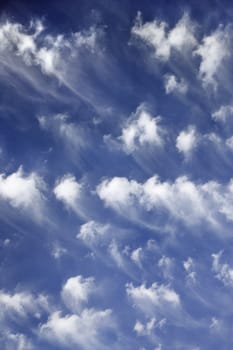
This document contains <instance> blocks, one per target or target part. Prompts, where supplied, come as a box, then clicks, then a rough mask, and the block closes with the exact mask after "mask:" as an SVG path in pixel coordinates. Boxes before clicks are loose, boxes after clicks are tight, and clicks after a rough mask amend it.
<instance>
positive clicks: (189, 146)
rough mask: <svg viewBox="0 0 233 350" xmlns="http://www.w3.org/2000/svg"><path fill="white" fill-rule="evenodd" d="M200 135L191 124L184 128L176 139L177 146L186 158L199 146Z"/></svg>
mask: <svg viewBox="0 0 233 350" xmlns="http://www.w3.org/2000/svg"><path fill="white" fill-rule="evenodd" d="M199 140H200V136H199V135H198V133H197V131H196V128H195V127H194V126H191V125H190V126H189V127H188V128H187V129H186V130H182V131H181V132H180V133H179V135H178V136H177V139H176V148H177V149H178V151H179V152H181V153H183V155H184V156H185V157H186V158H189V157H190V156H191V154H192V152H193V150H194V149H195V148H196V147H197V146H198V142H199Z"/></svg>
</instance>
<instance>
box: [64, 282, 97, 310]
mask: <svg viewBox="0 0 233 350" xmlns="http://www.w3.org/2000/svg"><path fill="white" fill-rule="evenodd" d="M96 290H97V287H96V285H95V283H94V278H93V277H88V278H84V277H83V276H76V277H71V278H69V279H68V280H67V281H66V283H65V284H64V286H63V288H62V291H61V296H62V300H63V301H64V303H65V305H66V306H67V307H68V309H70V311H71V312H73V313H75V312H77V313H79V312H80V311H81V310H82V308H83V305H85V304H86V303H87V302H88V299H89V297H90V295H91V294H93V293H95V292H96Z"/></svg>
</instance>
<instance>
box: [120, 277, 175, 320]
mask: <svg viewBox="0 0 233 350" xmlns="http://www.w3.org/2000/svg"><path fill="white" fill-rule="evenodd" d="M126 292H127V295H128V297H129V298H130V299H131V300H132V302H133V304H134V305H135V306H136V307H137V308H138V309H140V310H141V311H143V312H144V313H145V314H146V315H151V314H153V315H157V314H158V315H160V314H161V315H165V316H166V315H169V314H170V313H171V311H172V312H175V311H176V309H177V308H180V306H181V304H180V297H179V295H178V294H177V293H176V292H175V291H174V290H173V289H171V288H170V287H168V286H165V285H163V284H161V285H158V284H157V283H153V284H152V285H151V286H150V287H148V288H147V287H146V285H145V284H142V285H140V286H138V287H134V286H133V285H132V283H129V284H127V285H126Z"/></svg>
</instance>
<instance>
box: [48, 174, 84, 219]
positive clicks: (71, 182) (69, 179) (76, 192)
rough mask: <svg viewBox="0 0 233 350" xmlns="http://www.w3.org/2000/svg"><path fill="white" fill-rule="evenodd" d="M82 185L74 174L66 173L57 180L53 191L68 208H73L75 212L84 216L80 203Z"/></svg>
mask: <svg viewBox="0 0 233 350" xmlns="http://www.w3.org/2000/svg"><path fill="white" fill-rule="evenodd" d="M81 187H82V186H81V184H79V183H78V182H77V181H76V179H75V177H74V176H73V175H71V174H66V175H64V176H63V177H62V178H61V179H59V180H57V181H56V185H55V187H54V190H53V192H54V194H55V197H56V198H57V199H58V200H59V201H61V202H63V204H64V205H65V206H66V207H67V208H70V209H72V210H73V211H74V212H75V213H77V214H78V215H81V216H82V212H81V210H80V205H79V201H80V197H81Z"/></svg>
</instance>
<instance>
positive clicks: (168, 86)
mask: <svg viewBox="0 0 233 350" xmlns="http://www.w3.org/2000/svg"><path fill="white" fill-rule="evenodd" d="M164 87H165V91H166V94H171V93H178V94H181V95H184V94H186V92H187V91H188V84H187V83H186V82H185V80H184V79H182V78H181V79H179V80H178V79H177V77H176V76H175V75H173V74H167V75H165V78H164Z"/></svg>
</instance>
